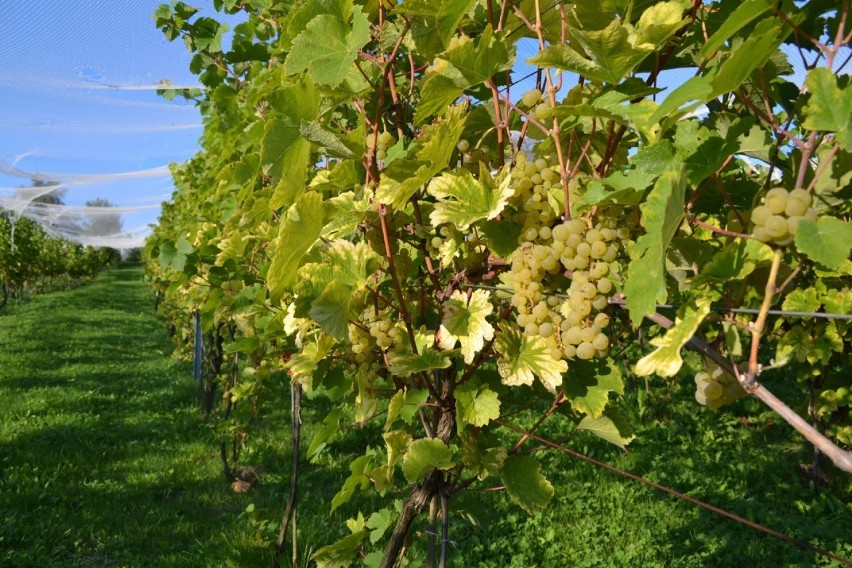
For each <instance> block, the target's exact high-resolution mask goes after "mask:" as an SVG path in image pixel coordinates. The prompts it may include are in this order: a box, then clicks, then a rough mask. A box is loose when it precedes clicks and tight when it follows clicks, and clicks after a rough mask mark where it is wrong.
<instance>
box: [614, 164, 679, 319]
mask: <svg viewBox="0 0 852 568" xmlns="http://www.w3.org/2000/svg"><path fill="white" fill-rule="evenodd" d="M685 192H686V180H685V176H684V174H683V168H681V170H680V171H670V172H666V173H664V174H662V175H661V176H660V177H659V179H658V180H657V183H656V184H654V188H653V189H652V190H651V192H650V193H649V194H648V198H647V200H646V201H645V203H643V204H642V206H641V211H642V221H643V224H644V225H645V234H644V235H642V236H641V237H639V239H638V240H637V241H636V243H635V244H634V245H633V246H631V247H630V249H629V251H628V252H629V253H630V258H631V259H632V262H631V263H630V264H629V266H628V268H627V282H626V283H625V285H624V293H625V294H626V295H627V308H628V310H629V312H630V321H631V323H633V325H634V326H636V325H638V324H639V322H641V321H642V318H643V317H645V315H646V314H649V313H653V312H655V311H656V303H657V299H658V298H662V299H665V294H666V279H665V251H666V247H667V246H668V244H669V242H671V239H672V237H673V236H674V233H675V231H676V230H677V227H678V225H679V224H680V220H681V219H682V218H683V206H684V194H685Z"/></svg>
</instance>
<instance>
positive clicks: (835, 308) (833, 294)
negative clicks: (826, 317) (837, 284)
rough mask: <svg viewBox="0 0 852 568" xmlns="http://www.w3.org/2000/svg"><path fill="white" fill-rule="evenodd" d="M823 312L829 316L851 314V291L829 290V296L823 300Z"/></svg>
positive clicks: (845, 289)
mask: <svg viewBox="0 0 852 568" xmlns="http://www.w3.org/2000/svg"><path fill="white" fill-rule="evenodd" d="M823 302H824V303H825V311H826V313H830V314H842V315H849V314H852V291H850V290H849V289H848V288H844V289H843V290H829V294H828V295H827V296H826V297H825V298H824V299H823Z"/></svg>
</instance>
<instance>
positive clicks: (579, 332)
mask: <svg viewBox="0 0 852 568" xmlns="http://www.w3.org/2000/svg"><path fill="white" fill-rule="evenodd" d="M582 341H583V328H582V327H580V326H577V325H575V326H572V327H569V328H568V331H566V332H565V333H564V334H562V342H563V343H568V344H571V345H579V344H580V343H581V342H582Z"/></svg>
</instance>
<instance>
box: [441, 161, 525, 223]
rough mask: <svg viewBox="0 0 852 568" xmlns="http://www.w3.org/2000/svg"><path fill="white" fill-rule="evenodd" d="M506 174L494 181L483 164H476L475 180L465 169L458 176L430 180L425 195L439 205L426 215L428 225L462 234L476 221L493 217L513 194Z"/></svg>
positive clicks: (451, 175)
mask: <svg viewBox="0 0 852 568" xmlns="http://www.w3.org/2000/svg"><path fill="white" fill-rule="evenodd" d="M506 173H508V169H504V170H503V172H502V174H498V176H497V180H494V179H493V178H492V177H491V173H490V172H489V171H488V169H487V168H486V166H485V164H483V163H480V171H479V179H478V180H477V179H476V178H474V177H473V174H471V173H470V172H469V171H468V170H465V169H462V170H459V172H458V173H450V172H446V173H444V174H443V175H441V176H440V177H438V178H435V179H433V180H432V182H431V183H430V184H429V187H428V192H429V193H431V194H432V195H434V196H435V197H437V198H438V200H439V201H438V203H436V204H435V209H434V210H433V211H432V213H431V214H430V215H429V219H430V220H431V221H432V225H433V226H435V227H437V226H438V225H441V224H443V223H453V224H454V225H455V226H456V228H458V229H459V230H460V231H464V230H465V229H467V228H468V227H470V225H471V224H473V223H474V222H476V221H479V220H481V219H486V220H491V219H494V218H495V217H497V216H498V215H499V214H500V213H501V212H502V211H503V208H504V207H506V203H507V202H508V200H509V198H510V197H511V196H512V194H513V193H514V190H513V189H512V187H510V182H511V181H512V178H511V177H509V176H508V175H505V174H506Z"/></svg>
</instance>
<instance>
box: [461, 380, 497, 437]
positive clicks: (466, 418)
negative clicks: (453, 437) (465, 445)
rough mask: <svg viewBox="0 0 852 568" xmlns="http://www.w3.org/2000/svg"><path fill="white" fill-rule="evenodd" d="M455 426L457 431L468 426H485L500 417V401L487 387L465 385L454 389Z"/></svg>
mask: <svg viewBox="0 0 852 568" xmlns="http://www.w3.org/2000/svg"><path fill="white" fill-rule="evenodd" d="M455 395H456V425H457V427H458V429H459V431H462V430H464V428H465V426H467V425H468V424H469V425H471V426H485V425H486V424H488V423H489V422H490V421H491V420H494V419H496V418H499V417H500V399H499V398H498V397H497V393H496V392H494V391H492V390H491V389H490V388H488V387H487V386H484V385H483V386H479V387H477V386H476V385H474V384H472V383H465V384H464V385H462V386H460V387H458V388H457V389H456V393H455Z"/></svg>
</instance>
